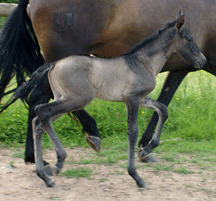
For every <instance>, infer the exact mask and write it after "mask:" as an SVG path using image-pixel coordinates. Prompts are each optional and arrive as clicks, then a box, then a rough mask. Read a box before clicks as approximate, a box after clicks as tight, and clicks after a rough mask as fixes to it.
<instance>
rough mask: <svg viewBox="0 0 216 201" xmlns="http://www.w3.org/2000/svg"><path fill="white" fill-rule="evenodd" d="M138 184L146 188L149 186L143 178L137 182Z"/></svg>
mask: <svg viewBox="0 0 216 201" xmlns="http://www.w3.org/2000/svg"><path fill="white" fill-rule="evenodd" d="M137 186H138V187H139V188H145V187H147V184H146V183H145V182H144V181H143V180H142V181H140V182H137Z"/></svg>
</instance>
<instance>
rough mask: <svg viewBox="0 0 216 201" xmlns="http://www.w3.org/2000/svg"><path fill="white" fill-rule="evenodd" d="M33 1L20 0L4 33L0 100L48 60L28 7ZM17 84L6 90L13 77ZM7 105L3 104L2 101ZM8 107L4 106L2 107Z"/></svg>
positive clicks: (0, 51)
mask: <svg viewBox="0 0 216 201" xmlns="http://www.w3.org/2000/svg"><path fill="white" fill-rule="evenodd" d="M28 2H29V0H19V1H18V6H17V7H16V8H15V9H14V10H13V12H12V13H11V14H10V16H9V17H8V19H7V20H6V22H5V24H4V26H3V27H2V30H1V33H0V103H1V99H2V97H4V96H5V95H7V94H11V93H13V92H14V91H15V90H16V88H17V87H18V86H20V85H21V84H22V83H23V82H25V79H26V77H27V76H30V75H31V74H32V73H33V72H34V71H35V70H36V69H37V68H38V67H39V66H41V65H42V64H43V63H44V59H43V56H42V54H41V53H40V47H39V44H38V41H37V38H36V36H35V33H34V30H33V27H32V23H31V20H30V18H29V16H28V14H27V11H26V8H27V5H28ZM13 77H15V79H16V83H17V86H15V88H13V89H9V90H8V91H7V92H5V90H6V88H7V86H8V84H9V83H10V81H11V79H12V78H13ZM2 105H3V104H2ZM3 108H5V109H6V108H7V107H4V105H3V106H1V109H3Z"/></svg>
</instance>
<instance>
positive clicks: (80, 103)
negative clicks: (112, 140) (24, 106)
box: [33, 13, 205, 187]
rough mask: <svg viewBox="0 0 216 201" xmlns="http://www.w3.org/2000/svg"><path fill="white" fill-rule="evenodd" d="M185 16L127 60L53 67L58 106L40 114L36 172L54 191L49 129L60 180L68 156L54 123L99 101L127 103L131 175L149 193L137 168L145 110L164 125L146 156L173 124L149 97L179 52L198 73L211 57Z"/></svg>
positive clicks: (80, 60)
mask: <svg viewBox="0 0 216 201" xmlns="http://www.w3.org/2000/svg"><path fill="white" fill-rule="evenodd" d="M183 24H184V16H183V15H182V14H181V13H180V16H179V17H178V18H177V19H176V20H174V21H172V22H170V23H168V24H167V25H166V26H165V27H164V28H163V29H161V30H159V31H158V32H157V33H156V34H154V35H152V36H151V37H150V38H148V39H145V40H144V41H143V42H142V43H140V44H139V45H137V46H136V47H135V48H133V49H132V50H131V51H130V52H128V53H127V54H125V55H122V56H119V57H116V58H113V59H101V58H94V57H85V56H70V57H67V58H65V59H62V60H60V61H57V62H56V63H55V64H53V67H52V68H51V69H50V71H49V82H50V86H51V88H52V92H53V94H54V101H53V102H51V103H46V104H41V105H38V106H37V107H36V108H35V112H36V114H37V117H35V118H34V119H33V135H34V143H35V156H36V172H37V175H38V176H39V177H40V178H42V179H43V180H44V181H45V183H46V185H47V186H48V187H54V186H55V183H54V181H53V180H52V179H50V178H49V176H48V175H47V174H46V172H45V169H44V164H43V158H42V135H43V133H44V129H45V130H46V132H47V134H48V136H49V137H50V139H51V141H52V143H53V145H54V148H55V151H56V153H57V163H56V165H55V172H56V173H57V174H58V173H59V172H60V171H61V169H62V167H63V164H64V160H65V158H66V152H65V151H64V148H63V146H62V144H61V142H60V141H59V139H58V137H57V135H56V133H55V131H54V128H53V126H52V121H54V120H56V119H57V118H58V117H59V116H61V115H62V114H64V113H69V112H72V111H76V110H80V109H83V108H85V106H86V105H88V104H89V103H90V102H91V101H92V100H93V99H94V98H95V97H97V98H99V99H103V100H108V101H116V102H125V104H126V107H127V121H128V131H127V135H128V141H129V148H128V173H129V174H130V175H131V176H132V177H133V178H134V180H135V181H136V183H137V185H138V186H139V187H145V186H146V184H145V182H144V181H143V179H142V178H141V177H140V176H139V175H138V174H137V172H136V168H135V159H134V152H135V144H136V141H137V136H138V120H137V117H138V109H139V106H141V107H147V108H151V109H154V110H155V111H156V112H157V113H158V115H159V123H158V125H157V129H156V132H155V135H154V137H153V139H152V141H151V142H150V143H149V144H148V146H147V147H145V149H144V151H145V152H146V154H148V153H150V152H151V150H152V149H153V148H154V147H156V146H157V145H158V144H159V140H160V134H161V130H162V127H163V124H164V122H165V121H166V119H167V108H166V106H165V105H163V104H161V103H159V102H157V101H154V100H152V99H151V98H149V97H147V95H148V94H149V93H150V92H151V91H152V90H153V89H154V87H155V84H156V81H155V78H156V75H157V74H158V73H159V72H160V70H161V69H162V67H163V65H164V64H165V62H166V61H167V59H168V58H169V57H170V55H171V54H173V53H175V52H178V53H180V54H181V55H182V56H183V57H185V58H186V59H187V60H188V61H189V62H191V63H192V64H193V65H194V66H195V67H196V68H201V67H202V66H203V65H204V63H205V57H204V56H203V54H202V53H201V52H200V49H199V48H198V46H197V44H196V43H195V41H194V39H193V37H192V35H191V34H190V32H189V31H188V30H187V29H184V28H182V26H183Z"/></svg>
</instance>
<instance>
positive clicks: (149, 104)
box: [138, 97, 168, 162]
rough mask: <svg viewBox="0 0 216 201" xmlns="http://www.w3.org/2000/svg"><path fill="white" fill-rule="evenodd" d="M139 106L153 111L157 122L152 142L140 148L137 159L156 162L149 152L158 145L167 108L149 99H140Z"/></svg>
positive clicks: (166, 116)
mask: <svg viewBox="0 0 216 201" xmlns="http://www.w3.org/2000/svg"><path fill="white" fill-rule="evenodd" d="M140 106H141V107H146V108H151V109H154V110H155V111H156V112H157V114H158V116H159V122H158V125H157V128H156V131H155V134H154V136H153V138H152V140H151V141H150V142H149V144H148V145H147V146H146V147H143V148H141V149H140V150H139V154H138V155H139V159H140V160H141V161H143V162H147V161H152V162H156V161H157V159H156V158H155V157H154V156H153V155H152V154H151V151H152V150H153V149H154V148H155V147H157V146H158V145H159V142H160V134H161V131H162V128H163V125H164V123H165V121H166V120H167V118H168V112H167V107H166V106H165V105H164V104H162V103H160V102H158V101H155V100H153V99H151V98H149V97H146V98H144V99H142V100H141V101H140Z"/></svg>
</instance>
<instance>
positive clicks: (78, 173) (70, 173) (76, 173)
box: [61, 167, 93, 179]
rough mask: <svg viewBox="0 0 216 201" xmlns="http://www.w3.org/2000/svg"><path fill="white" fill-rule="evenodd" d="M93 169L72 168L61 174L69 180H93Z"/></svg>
mask: <svg viewBox="0 0 216 201" xmlns="http://www.w3.org/2000/svg"><path fill="white" fill-rule="evenodd" d="M92 171H93V170H92V169H90V168H80V167H79V168H71V169H69V170H66V171H64V172H62V173H61V175H64V176H66V177H67V178H72V177H75V178H80V177H85V178H88V179H91V176H92Z"/></svg>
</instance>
